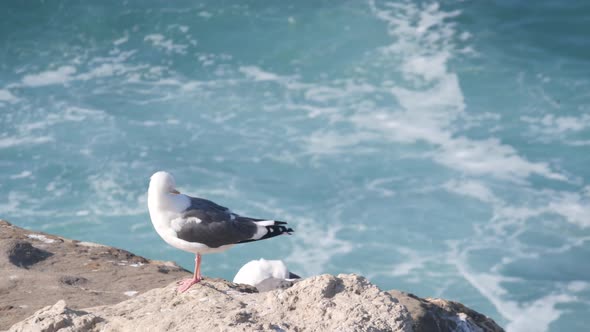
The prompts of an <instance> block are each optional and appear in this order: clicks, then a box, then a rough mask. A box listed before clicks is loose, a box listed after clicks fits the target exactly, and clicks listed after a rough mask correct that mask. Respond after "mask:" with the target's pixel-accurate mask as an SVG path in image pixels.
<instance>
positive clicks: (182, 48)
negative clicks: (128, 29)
mask: <svg viewBox="0 0 590 332" xmlns="http://www.w3.org/2000/svg"><path fill="white" fill-rule="evenodd" d="M143 40H144V41H147V42H150V43H151V44H152V45H153V46H154V47H156V48H160V49H163V50H165V51H166V52H168V53H178V54H186V52H187V48H188V46H187V45H182V44H177V43H174V41H173V40H172V39H166V37H164V35H162V34H159V33H154V34H149V35H147V36H145V37H144V39H143Z"/></svg>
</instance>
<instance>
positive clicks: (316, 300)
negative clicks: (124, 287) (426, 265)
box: [10, 274, 412, 332]
mask: <svg viewBox="0 0 590 332" xmlns="http://www.w3.org/2000/svg"><path fill="white" fill-rule="evenodd" d="M251 291H252V289H250V287H244V286H239V285H236V284H233V283H230V282H228V281H225V280H221V279H205V280H204V281H203V282H201V283H200V284H197V285H195V286H193V287H192V288H191V289H190V290H189V291H188V292H186V293H183V294H178V293H177V292H176V285H175V284H171V285H168V286H167V287H165V288H157V289H153V290H151V291H148V292H146V293H144V294H141V295H139V296H137V297H134V298H132V299H129V300H127V301H124V302H121V303H119V304H115V305H110V306H100V307H95V308H88V309H84V310H80V311H74V310H70V309H68V308H65V309H64V305H63V303H62V302H59V303H57V304H56V305H54V306H52V307H47V308H44V309H43V310H40V311H39V312H37V313H35V314H34V315H33V316H31V317H30V318H28V319H27V320H25V321H23V322H21V323H19V324H16V325H15V326H13V328H12V329H11V330H10V331H11V332H12V331H14V332H16V331H27V330H38V331H52V330H51V327H53V326H58V325H59V326H61V327H62V328H64V329H66V330H67V331H318V332H319V331H404V332H411V331H412V321H411V317H410V314H409V313H408V311H407V310H406V308H405V307H404V306H403V305H401V304H400V303H399V302H398V301H397V300H396V299H395V298H393V297H392V296H391V295H390V294H388V293H386V292H383V291H381V290H379V289H378V288H377V287H376V286H375V285H373V284H371V283H370V282H368V281H367V280H366V279H365V278H363V277H360V276H356V275H342V274H341V275H338V276H332V275H321V276H317V277H313V278H308V279H305V280H302V281H300V282H298V283H296V284H295V285H293V287H291V288H288V289H277V290H274V291H270V292H265V293H253V292H251ZM52 314H53V317H55V318H54V320H55V323H52V318H47V317H51V315H52ZM39 317H45V319H43V320H41V321H40V320H39ZM66 318H67V319H66ZM64 322H69V325H64ZM40 324H43V326H49V327H50V328H42V326H41V325H40Z"/></svg>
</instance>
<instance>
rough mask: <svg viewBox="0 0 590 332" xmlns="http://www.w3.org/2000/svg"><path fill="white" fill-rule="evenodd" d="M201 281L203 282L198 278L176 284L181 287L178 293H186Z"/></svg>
mask: <svg viewBox="0 0 590 332" xmlns="http://www.w3.org/2000/svg"><path fill="white" fill-rule="evenodd" d="M199 281H201V279H196V278H190V279H185V280H181V281H179V282H177V283H176V284H177V285H179V286H178V288H177V289H176V290H178V292H180V293H184V292H186V291H187V290H188V289H189V288H191V286H192V285H194V284H196V283H198V282H199Z"/></svg>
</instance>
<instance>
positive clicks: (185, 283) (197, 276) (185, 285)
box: [177, 254, 201, 293]
mask: <svg viewBox="0 0 590 332" xmlns="http://www.w3.org/2000/svg"><path fill="white" fill-rule="evenodd" d="M199 281H201V254H197V256H196V257H195V273H194V274H193V277H192V279H185V280H182V281H179V282H177V284H178V285H180V286H178V288H177V290H178V291H179V292H181V293H184V292H186V291H187V290H188V289H189V288H191V286H192V285H194V284H196V283H198V282H199Z"/></svg>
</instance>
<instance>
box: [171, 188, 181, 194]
mask: <svg viewBox="0 0 590 332" xmlns="http://www.w3.org/2000/svg"><path fill="white" fill-rule="evenodd" d="M170 192H171V193H173V194H180V191H178V190H176V189H172V190H170Z"/></svg>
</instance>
